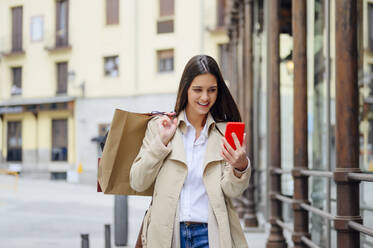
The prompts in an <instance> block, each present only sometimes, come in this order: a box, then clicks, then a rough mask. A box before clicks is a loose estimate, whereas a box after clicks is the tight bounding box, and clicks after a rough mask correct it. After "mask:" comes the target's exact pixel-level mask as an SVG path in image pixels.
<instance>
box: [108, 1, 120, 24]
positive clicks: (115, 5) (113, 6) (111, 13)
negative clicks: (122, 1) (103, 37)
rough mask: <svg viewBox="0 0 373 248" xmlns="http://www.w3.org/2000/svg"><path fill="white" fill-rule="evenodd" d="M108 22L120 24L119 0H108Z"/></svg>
mask: <svg viewBox="0 0 373 248" xmlns="http://www.w3.org/2000/svg"><path fill="white" fill-rule="evenodd" d="M106 24H107V25H111V24H119V0H106Z"/></svg>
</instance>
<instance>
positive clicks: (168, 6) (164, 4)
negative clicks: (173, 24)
mask: <svg viewBox="0 0 373 248" xmlns="http://www.w3.org/2000/svg"><path fill="white" fill-rule="evenodd" d="M174 9H175V2H174V0H159V15H160V16H173V15H174V12H175V10H174Z"/></svg>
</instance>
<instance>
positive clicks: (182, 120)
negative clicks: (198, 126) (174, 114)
mask: <svg viewBox="0 0 373 248" xmlns="http://www.w3.org/2000/svg"><path fill="white" fill-rule="evenodd" d="M189 125H192V124H190V122H189V121H188V119H187V118H186V113H185V110H182V111H181V112H180V114H179V115H178V120H177V126H178V127H180V130H181V132H182V133H183V134H185V132H186V130H187V127H188V126H189ZM215 125H216V122H215V120H214V118H213V117H212V115H211V113H210V112H209V113H208V114H207V120H206V124H205V126H206V127H207V128H206V129H207V134H206V135H208V134H210V131H211V130H212V128H213V127H214V126H215ZM204 130H205V128H204ZM204 132H205V133H206V130H205V131H204Z"/></svg>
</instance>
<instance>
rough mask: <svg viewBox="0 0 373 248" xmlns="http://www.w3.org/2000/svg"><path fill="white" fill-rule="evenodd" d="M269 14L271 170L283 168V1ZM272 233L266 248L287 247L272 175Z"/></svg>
mask: <svg viewBox="0 0 373 248" xmlns="http://www.w3.org/2000/svg"><path fill="white" fill-rule="evenodd" d="M268 8H269V9H268V10H269V25H268V35H269V41H268V42H269V51H268V59H269V60H270V61H269V71H268V86H269V87H268V90H269V112H270V113H269V130H268V131H269V132H268V133H269V135H270V147H271V155H270V160H269V167H270V168H271V169H275V168H281V112H280V111H281V107H280V64H279V62H280V60H279V48H280V41H279V38H280V18H279V12H280V1H279V0H271V1H268ZM270 180H271V183H270V184H271V189H270V197H271V199H270V200H271V218H270V223H271V229H270V235H269V237H268V241H267V245H266V247H267V248H283V247H287V244H286V241H285V238H284V234H283V230H282V228H281V227H280V226H279V225H278V224H277V220H282V202H281V201H279V200H277V199H276V198H275V196H274V194H276V193H279V194H280V193H281V175H278V174H275V173H271V174H270Z"/></svg>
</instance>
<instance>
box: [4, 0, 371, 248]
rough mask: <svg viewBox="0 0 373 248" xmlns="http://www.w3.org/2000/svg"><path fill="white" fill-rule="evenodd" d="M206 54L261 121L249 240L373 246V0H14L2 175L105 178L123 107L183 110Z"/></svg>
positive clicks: (253, 119)
mask: <svg viewBox="0 0 373 248" xmlns="http://www.w3.org/2000/svg"><path fill="white" fill-rule="evenodd" d="M338 23H339V25H340V23H342V24H343V25H344V26H343V27H345V29H338V30H337V28H336V27H337V24H338ZM343 35H344V36H343ZM341 37H344V38H341ZM196 54H208V55H211V56H212V57H214V58H215V59H216V60H217V61H218V62H219V64H220V66H221V68H222V71H223V75H224V77H225V79H226V82H227V84H228V85H229V87H230V89H231V92H232V94H233V95H234V97H235V99H236V101H237V103H238V105H239V108H240V110H241V113H242V115H243V118H244V120H245V122H246V124H247V134H248V136H247V140H248V146H247V147H248V154H249V157H250V159H251V161H252V165H253V168H254V169H253V177H252V181H251V184H250V186H249V188H248V190H247V191H246V192H245V193H244V196H243V197H242V198H240V199H237V201H236V203H235V204H236V207H237V209H238V210H239V215H240V217H241V218H242V220H243V224H244V226H245V227H246V232H251V231H255V232H258V231H268V232H269V233H270V234H269V235H268V240H267V241H264V240H263V243H264V242H267V247H281V248H282V247H286V246H287V245H289V246H291V245H293V244H294V245H295V247H328V248H329V247H353V248H355V247H358V246H360V247H373V240H372V239H370V238H369V237H367V236H366V235H363V234H361V238H360V233H359V232H357V230H359V231H361V230H364V231H365V234H372V233H373V230H372V229H371V228H368V227H369V226H370V227H372V225H373V214H372V211H373V205H372V202H373V197H372V194H371V193H370V192H371V191H372V190H373V188H372V184H371V183H366V182H364V181H372V180H373V179H372V171H373V114H372V113H373V0H336V1H329V0H312V1H311V0H188V1H184V0H96V1H89V0H80V1H72V0H33V1H26V0H0V150H1V153H0V167H3V168H9V167H10V168H14V169H15V170H22V172H23V173H30V174H32V173H45V174H47V175H51V177H52V178H66V176H67V174H68V172H69V171H76V170H77V168H78V167H80V168H81V166H82V167H83V168H84V173H82V174H81V180H82V181H86V182H88V183H92V184H94V183H95V181H96V167H97V157H98V156H99V154H100V152H99V148H98V142H99V141H100V140H101V139H102V137H103V135H104V134H105V132H106V131H107V129H108V128H109V126H110V122H111V119H112V116H113V113H114V109H115V108H122V109H126V110H129V111H135V112H150V111H153V110H159V111H170V110H172V109H173V107H174V102H175V98H176V96H175V94H176V91H177V87H178V83H179V79H180V77H181V74H182V70H183V68H184V66H185V64H186V62H187V61H188V60H189V59H190V58H191V57H192V56H194V55H196ZM347 79H348V80H347ZM346 80H347V81H346ZM299 86H301V87H303V88H301V89H300V88H299ZM344 87H349V88H348V89H350V90H346V88H344ZM341 94H344V95H341ZM299 96H300V97H299ZM338 99H339V100H338ZM348 104H351V105H348ZM354 104H355V105H356V106H355V105H354ZM298 107H300V108H298ZM338 108H339V109H341V108H342V109H345V111H344V112H343V111H340V112H338ZM343 114H346V115H343ZM299 116H301V117H302V118H303V119H302V118H299ZM346 123H347V124H346ZM351 123H352V124H351ZM345 124H346V125H347V126H349V127H353V128H345V129H343V128H341V127H342V126H343V125H345ZM338 126H339V127H338ZM355 127H356V128H355ZM337 135H340V136H339V142H338V137H337ZM299 137H301V138H299ZM300 140H301V141H300ZM300 143H301V144H302V147H306V149H303V150H302V149H299V148H300V146H299V144H300ZM351 144H352V145H351ZM341 147H343V149H344V150H342V149H341ZM299 150H302V151H301V152H302V153H301V154H295V152H299ZM343 156H346V157H343ZM341 158H347V159H351V158H352V159H351V160H349V161H347V162H346V163H338V162H337V161H338V159H339V161H343V159H341ZM356 158H357V159H356ZM341 166H344V167H343V168H341ZM341 172H343V173H346V174H345V178H342V177H339V175H340V174H338V173H341ZM351 173H352V174H351ZM354 174H355V175H354ZM356 174H359V175H356ZM350 177H351V178H354V179H351V178H350ZM346 178H350V179H349V180H347V179H346ZM362 178H364V179H362ZM343 180H344V181H343ZM360 182H361V183H360ZM295 185H298V186H295ZM338 192H339V193H338ZM341 220H342V222H338V221H341ZM343 221H344V222H343ZM361 222H363V223H364V225H365V226H363V227H362V226H359V225H357V224H359V223H361ZM341 223H342V224H341ZM351 223H352V224H351ZM269 226H271V228H269ZM359 228H360V229H359ZM364 228H365V229H364ZM269 229H270V230H269ZM284 231H285V236H284ZM286 233H288V235H286ZM363 233H364V232H363ZM341 235H342V236H343V235H345V236H343V237H344V238H345V239H344V238H341V237H342V236H341ZM368 236H369V235H368ZM346 237H347V238H346ZM343 240H344V241H343ZM356 240H358V241H359V245H358V246H351V245H350V244H351V243H348V242H352V243H353V244H357V243H356V242H357V241H356ZM360 241H361V242H360ZM338 242H339V243H338ZM337 243H338V245H337ZM341 245H345V246H341ZM349 245H350V246H349Z"/></svg>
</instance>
